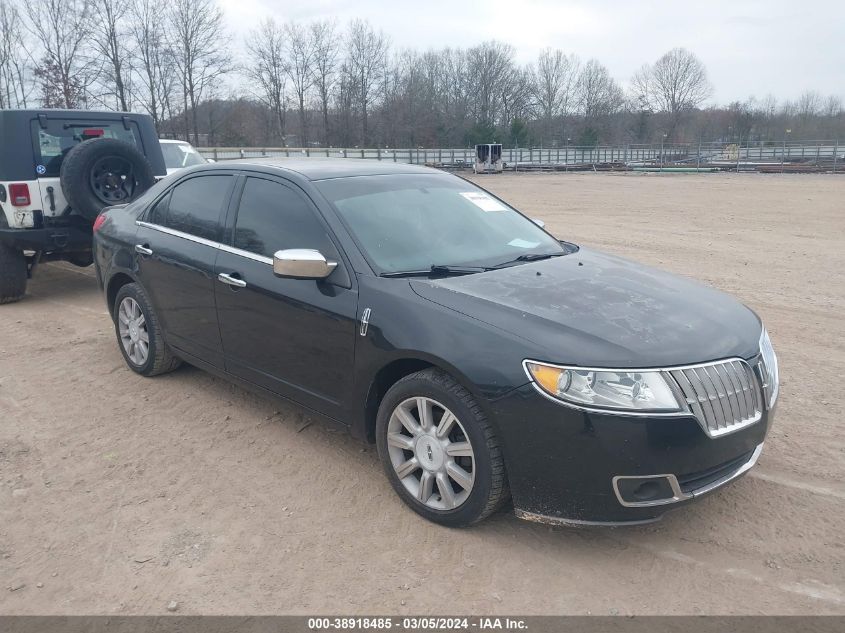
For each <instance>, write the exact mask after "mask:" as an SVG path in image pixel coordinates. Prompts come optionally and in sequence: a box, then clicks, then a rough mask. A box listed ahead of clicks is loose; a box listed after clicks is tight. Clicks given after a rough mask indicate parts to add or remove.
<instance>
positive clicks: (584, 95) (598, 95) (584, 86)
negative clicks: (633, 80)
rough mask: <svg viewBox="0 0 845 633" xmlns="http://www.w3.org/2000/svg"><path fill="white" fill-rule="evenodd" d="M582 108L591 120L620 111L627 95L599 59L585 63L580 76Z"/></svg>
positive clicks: (579, 90)
mask: <svg viewBox="0 0 845 633" xmlns="http://www.w3.org/2000/svg"><path fill="white" fill-rule="evenodd" d="M578 94H579V99H578V100H579V103H580V105H581V107H580V109H581V112H582V114H583V115H584V118H585V119H587V121H588V122H589V121H590V120H591V119H597V118H599V117H602V116H606V115H609V114H614V113H616V112H618V111H619V109H620V108H621V107H622V104H623V103H624V101H625V95H624V94H623V93H622V89H621V88H620V87H619V84H617V83H616V81H615V80H614V79H613V77H611V76H610V73H609V72H608V70H607V68H605V67H604V66H603V65H602V64H601V63H599V62H598V60H595V59H591V60H590V61H588V62H587V63H586V64H585V65H584V69H583V70H582V71H581V74H580V76H579V78H578Z"/></svg>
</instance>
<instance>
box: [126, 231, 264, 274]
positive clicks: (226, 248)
mask: <svg viewBox="0 0 845 633" xmlns="http://www.w3.org/2000/svg"><path fill="white" fill-rule="evenodd" d="M135 224H137V225H138V226H143V227H144V228H146V229H152V230H153V231H159V232H161V233H166V234H167V235H172V236H173V237H180V238H182V239H183V240H188V241H190V242H195V243H197V244H202V245H203V246H210V247H211V248H214V249H217V250H220V251H225V252H226V253H231V254H232V255H238V256H239V257H244V258H246V259H251V260H253V261H256V262H260V263H262V264H267V265H268V266H272V265H273V259H272V258H270V257H265V256H264V255H258V254H257V253H251V252H249V251H245V250H242V249H240V248H235V247H234V246H229V245H228V244H223V243H221V242H215V241H213V240H207V239H205V238H204V237H199V236H197V235H191V234H190V233H185V232H183V231H177V230H176V229H171V228H170V227H167V226H162V225H161V224H153V223H152V222H145V221H143V220H135Z"/></svg>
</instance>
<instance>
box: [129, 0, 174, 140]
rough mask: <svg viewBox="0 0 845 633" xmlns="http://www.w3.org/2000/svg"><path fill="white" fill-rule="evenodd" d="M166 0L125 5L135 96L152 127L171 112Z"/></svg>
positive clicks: (141, 0)
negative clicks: (135, 77)
mask: <svg viewBox="0 0 845 633" xmlns="http://www.w3.org/2000/svg"><path fill="white" fill-rule="evenodd" d="M165 7H166V0H133V2H132V3H131V4H130V5H129V20H128V25H129V39H130V40H131V45H130V51H131V52H132V54H133V56H134V60H133V61H134V66H135V70H136V73H137V77H138V85H137V86H136V88H137V92H136V95H137V98H138V100H139V101H140V103H141V104H142V106H143V107H144V109H145V110H146V111H147V112H148V113H149V114H150V116H151V117H152V118H153V122H154V123H155V125H156V128H160V127H161V122H162V119H163V118H165V117H169V116H171V115H172V108H171V107H170V102H171V97H172V93H173V84H174V82H175V74H176V73H175V68H174V64H173V55H172V54H171V51H170V49H169V48H168V45H167V41H166V32H165V28H166V21H165Z"/></svg>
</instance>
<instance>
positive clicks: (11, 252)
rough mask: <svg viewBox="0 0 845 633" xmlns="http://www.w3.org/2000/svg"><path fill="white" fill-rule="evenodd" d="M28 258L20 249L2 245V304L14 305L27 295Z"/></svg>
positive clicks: (0, 245) (0, 286)
mask: <svg viewBox="0 0 845 633" xmlns="http://www.w3.org/2000/svg"><path fill="white" fill-rule="evenodd" d="M26 277H27V271H26V257H25V256H24V254H23V251H22V250H20V249H19V248H12V247H11V246H8V245H6V244H2V243H0V304H3V303H14V302H15V301H19V300H20V299H22V298H23V296H24V294H25V293H26Z"/></svg>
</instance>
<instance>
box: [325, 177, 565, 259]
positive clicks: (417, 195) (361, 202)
mask: <svg viewBox="0 0 845 633" xmlns="http://www.w3.org/2000/svg"><path fill="white" fill-rule="evenodd" d="M315 185H316V186H317V188H318V189H319V190H320V192H321V193H322V194H323V195H324V196H325V197H326V198H327V199H328V200H329V201H330V202H331V203H332V204H334V206H335V208H336V209H337V211H338V213H339V214H340V216H341V218H342V219H343V221H344V222H345V223H346V225H347V226H348V227H349V230H350V231H351V232H352V234H353V235H354V237H355V238H356V239H357V241H358V243H359V244H360V245H361V247H362V248H363V249H364V251H365V255H366V256H367V257H368V258H369V259H370V261H371V262H372V263H373V264H375V266H376V267H377V268H378V269H379V271H380V272H381V273H382V274H384V273H397V272H405V271H420V270H429V269H431V267H432V266H495V265H499V264H502V263H504V262H511V261H514V260H517V258H519V257H520V256H531V255H561V254H564V252H565V251H564V249H563V247H562V246H561V245H560V243H558V242H557V241H556V240H555V239H554V238H552V237H551V236H550V235H548V234H547V233H546V232H545V231H543V230H542V229H540V227H538V226H537V225H536V224H534V223H533V222H532V221H531V220H529V219H527V218H525V217H523V216H522V215H520V214H519V213H517V212H516V211H515V210H514V209H512V208H511V207H509V206H507V205H506V204H504V203H502V202H500V201H499V200H497V199H496V198H494V197H493V196H491V195H490V194H488V193H486V192H484V191H482V190H481V189H479V188H478V187H476V186H474V185H473V184H471V183H469V182H466V181H464V180H461V179H459V178H456V177H454V176H449V175H446V174H419V175H417V174H401V175H389V176H366V177H351V178H336V179H331V180H323V181H320V182H316V183H315ZM523 259H525V257H523Z"/></svg>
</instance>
